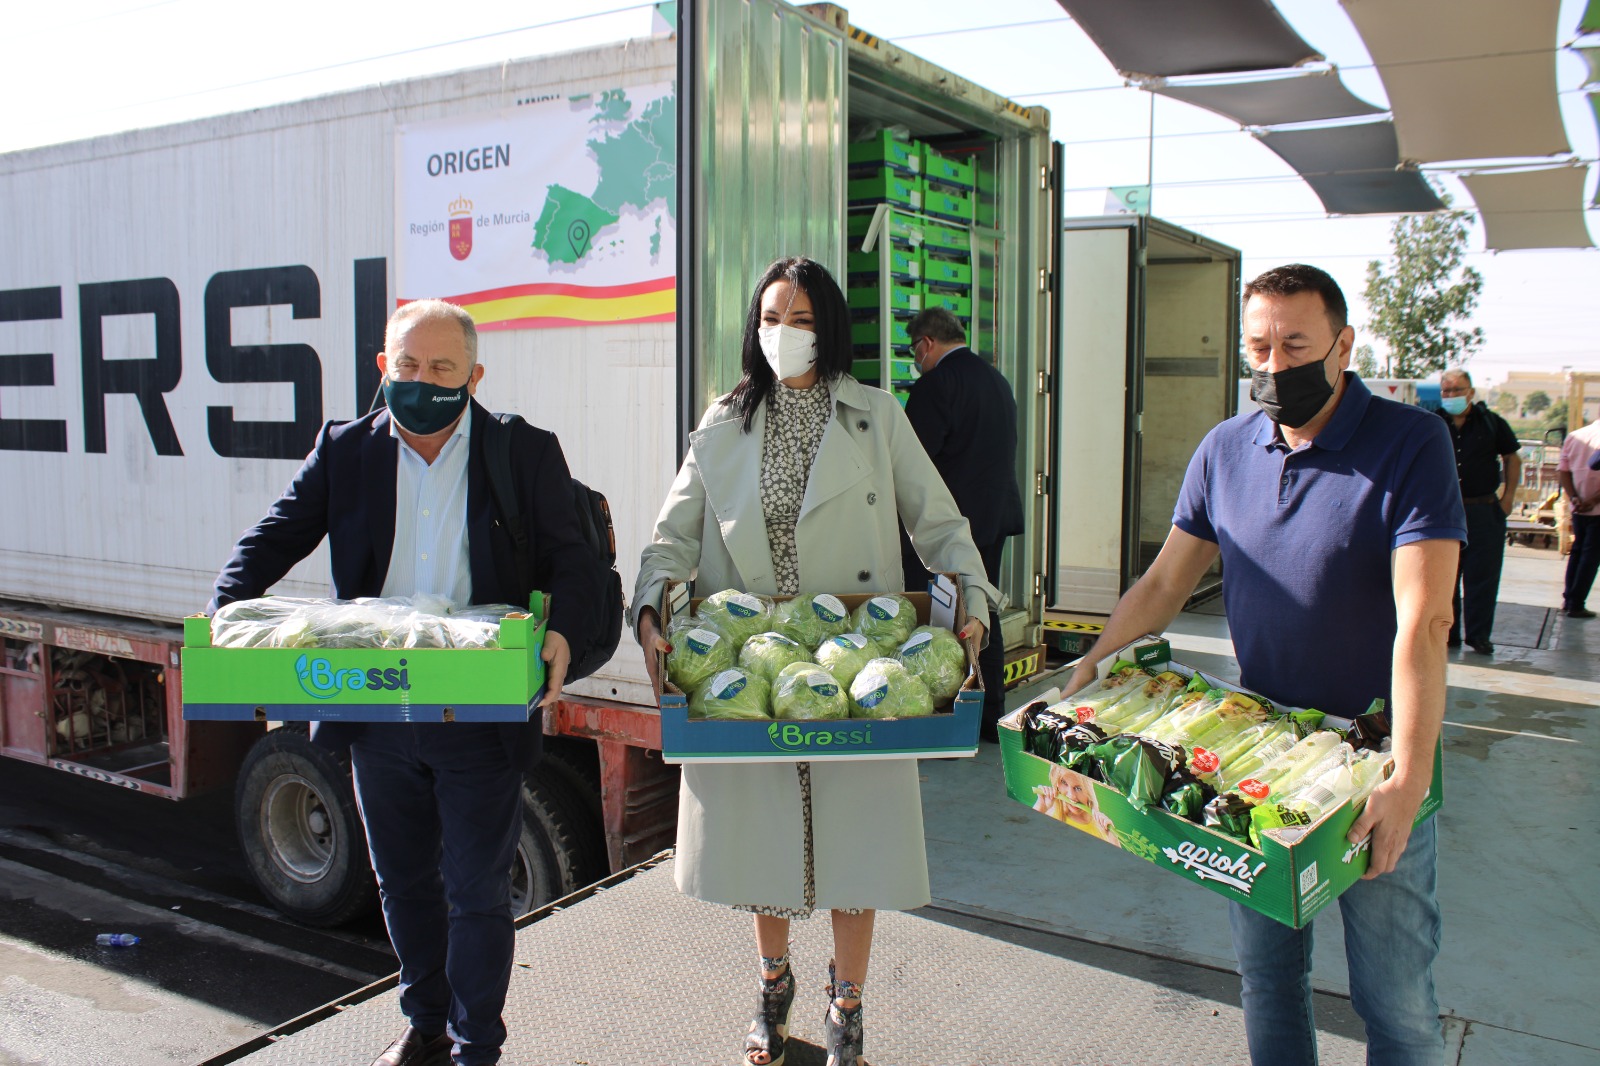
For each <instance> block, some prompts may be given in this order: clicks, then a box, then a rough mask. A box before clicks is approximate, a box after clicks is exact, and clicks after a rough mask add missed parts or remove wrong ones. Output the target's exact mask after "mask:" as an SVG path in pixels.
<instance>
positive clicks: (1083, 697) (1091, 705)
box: [1050, 662, 1150, 722]
mask: <svg viewBox="0 0 1600 1066" xmlns="http://www.w3.org/2000/svg"><path fill="white" fill-rule="evenodd" d="M1149 680H1150V675H1149V674H1148V673H1146V672H1145V671H1144V670H1142V669H1140V668H1139V667H1137V666H1135V665H1133V664H1132V663H1130V662H1118V663H1116V664H1114V665H1113V666H1112V668H1111V672H1110V673H1108V674H1106V676H1105V677H1104V678H1103V679H1102V680H1100V681H1097V682H1095V683H1094V684H1092V685H1090V686H1088V687H1087V688H1085V689H1083V690H1082V691H1081V692H1079V693H1077V694H1076V695H1073V696H1068V697H1067V698H1066V699H1064V700H1062V701H1061V702H1059V703H1053V704H1051V705H1050V710H1052V711H1054V712H1056V713H1057V714H1070V715H1072V716H1073V717H1074V718H1076V719H1077V720H1078V721H1080V722H1092V721H1094V720H1095V718H1096V716H1097V715H1099V714H1100V713H1101V712H1102V711H1104V710H1105V709H1106V708H1107V707H1109V706H1111V705H1112V704H1113V703H1116V702H1117V701H1118V700H1120V699H1122V698H1123V697H1124V696H1126V695H1127V694H1128V693H1129V692H1131V691H1133V690H1132V689H1131V688H1130V687H1129V686H1135V687H1136V686H1138V685H1141V684H1143V683H1144V682H1146V681H1149Z"/></svg>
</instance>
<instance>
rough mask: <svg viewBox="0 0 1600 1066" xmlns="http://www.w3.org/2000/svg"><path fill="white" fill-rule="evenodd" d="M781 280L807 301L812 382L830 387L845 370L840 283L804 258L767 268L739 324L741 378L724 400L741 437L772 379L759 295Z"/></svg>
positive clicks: (845, 314)
mask: <svg viewBox="0 0 1600 1066" xmlns="http://www.w3.org/2000/svg"><path fill="white" fill-rule="evenodd" d="M779 280H784V281H788V282H789V283H790V284H791V285H794V286H795V287H796V288H798V289H799V290H800V291H801V292H803V293H805V294H806V296H807V297H808V298H810V300H811V315H812V322H813V323H814V325H815V328H816V333H817V378H818V380H820V381H832V380H834V379H835V378H837V377H838V376H839V375H840V374H843V373H845V372H846V371H848V370H849V369H850V360H851V358H852V355H853V352H852V351H851V341H850V308H849V306H848V305H847V304H846V303H845V300H844V293H842V292H840V291H839V283H838V282H836V281H834V280H833V275H832V274H830V273H828V268H827V267H825V266H823V265H822V264H821V263H819V262H817V261H816V260H814V259H807V258H806V257H805V256H792V257H790V258H788V259H779V260H778V261H777V262H775V263H773V264H772V265H771V266H769V267H767V271H766V273H764V274H762V275H761V280H760V281H758V282H756V291H755V294H754V295H753V296H751V297H750V310H749V311H748V312H747V313H746V314H745V319H744V340H743V342H742V343H741V346H740V347H741V349H742V351H741V355H740V365H741V367H742V368H743V370H744V376H743V377H741V378H740V379H739V384H737V385H735V386H734V387H733V391H732V392H731V393H729V394H728V406H730V407H732V408H733V409H734V410H735V411H738V412H739V418H740V421H742V422H743V423H744V432H746V433H749V432H750V423H751V421H752V420H753V419H754V418H755V416H756V408H757V407H760V406H761V401H762V400H765V399H766V398H767V394H768V393H770V392H771V391H772V386H773V383H774V382H775V381H777V378H776V377H775V376H774V375H773V373H772V367H770V366H768V365H767V357H766V356H765V355H763V354H762V352H761V338H760V335H759V334H758V332H757V331H758V330H760V328H761V295H762V293H764V292H766V291H767V289H768V288H769V287H771V285H772V283H773V282H775V281H779Z"/></svg>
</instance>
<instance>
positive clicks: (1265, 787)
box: [1234, 729, 1344, 804]
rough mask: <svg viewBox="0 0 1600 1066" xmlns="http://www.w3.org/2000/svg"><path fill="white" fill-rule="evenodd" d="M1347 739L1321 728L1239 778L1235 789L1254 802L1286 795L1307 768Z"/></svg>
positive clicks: (1314, 764)
mask: <svg viewBox="0 0 1600 1066" xmlns="http://www.w3.org/2000/svg"><path fill="white" fill-rule="evenodd" d="M1342 743H1344V739H1343V738H1342V737H1340V736H1339V734H1338V733H1335V732H1334V731H1333V730H1331V729H1319V730H1318V731H1317V732H1315V733H1312V734H1311V735H1310V736H1309V737H1306V738H1305V739H1304V740H1302V741H1301V742H1300V743H1298V744H1296V745H1295V746H1294V747H1292V748H1290V749H1289V750H1288V751H1286V752H1284V753H1283V754H1282V755H1280V756H1278V757H1277V758H1276V759H1274V760H1272V761H1271V762H1269V763H1268V764H1267V765H1265V766H1263V767H1262V768H1261V769H1259V770H1257V771H1256V772H1255V773H1253V774H1251V775H1250V776H1249V777H1247V778H1245V779H1244V780H1242V781H1240V782H1239V784H1238V785H1237V786H1236V787H1235V789H1234V791H1236V792H1238V793H1239V794H1240V795H1242V796H1244V797H1245V799H1247V800H1249V801H1250V802H1252V803H1257V804H1259V803H1263V802H1266V800H1267V799H1268V797H1272V798H1274V799H1276V797H1278V796H1283V795H1287V794H1288V792H1289V791H1290V790H1291V789H1292V788H1293V787H1294V785H1295V782H1297V781H1299V780H1300V778H1301V777H1302V776H1304V774H1305V773H1306V771H1308V770H1310V769H1312V768H1313V767H1315V766H1316V765H1317V764H1318V763H1320V762H1321V761H1322V760H1323V759H1324V758H1326V757H1327V756H1328V755H1330V754H1332V752H1333V750H1334V749H1335V748H1337V747H1338V746H1339V745H1340V744H1342Z"/></svg>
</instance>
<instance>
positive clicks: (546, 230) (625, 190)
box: [395, 83, 678, 329]
mask: <svg viewBox="0 0 1600 1066" xmlns="http://www.w3.org/2000/svg"><path fill="white" fill-rule="evenodd" d="M395 153H396V167H395V172H396V174H397V177H396V181H395V185H396V188H395V213H396V219H395V249H396V265H395V274H396V283H397V288H398V294H397V299H396V305H397V306H398V305H399V304H404V303H407V302H409V301H411V300H420V299H426V298H429V297H436V298H439V299H444V300H449V301H450V302H451V303H454V304H459V305H461V306H462V307H465V308H466V309H467V310H468V311H469V312H471V314H472V318H473V320H474V321H475V322H476V323H477V324H478V328H479V329H537V328H541V327H551V326H583V325H594V324H599V323H620V322H670V321H672V320H673V318H674V317H675V307H676V301H677V278H676V275H675V269H676V262H677V236H678V231H677V201H676V191H677V186H676V183H677V169H678V143H677V101H676V95H675V91H674V86H673V85H672V84H671V83H663V84H657V85H635V86H630V87H629V88H627V89H612V90H608V91H606V92H602V93H595V94H592V95H586V96H574V97H556V98H552V99H549V100H541V101H539V102H537V103H530V104H527V105H524V106H522V107H518V108H514V109H512V110H508V111H499V112H493V113H490V114H485V115H474V116H469V117H463V118H450V119H441V120H438V121H433V122H420V123H410V124H406V125H402V126H401V127H399V129H398V131H397V134H396V145H395Z"/></svg>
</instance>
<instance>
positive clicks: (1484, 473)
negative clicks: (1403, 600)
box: [1439, 370, 1522, 655]
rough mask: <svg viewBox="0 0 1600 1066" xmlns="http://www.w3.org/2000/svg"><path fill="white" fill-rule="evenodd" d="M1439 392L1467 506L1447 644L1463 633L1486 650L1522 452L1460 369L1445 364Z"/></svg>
mask: <svg viewBox="0 0 1600 1066" xmlns="http://www.w3.org/2000/svg"><path fill="white" fill-rule="evenodd" d="M1439 396H1440V403H1441V409H1440V411H1439V414H1440V416H1441V417H1442V418H1443V419H1444V420H1445V424H1446V425H1448V426H1449V427H1450V440H1451V441H1452V442H1453V443H1454V444H1455V447H1456V476H1457V477H1459V478H1460V479H1461V502H1462V503H1463V504H1464V505H1465V506H1466V512H1467V542H1466V544H1464V545H1462V547H1461V567H1460V569H1459V571H1458V572H1457V574H1456V589H1455V595H1454V596H1453V597H1452V601H1451V602H1452V606H1453V607H1454V608H1455V622H1454V624H1453V625H1452V626H1451V628H1450V646H1451V647H1452V648H1455V647H1460V646H1461V642H1462V637H1463V634H1464V635H1465V638H1466V643H1467V647H1469V648H1471V649H1472V650H1473V651H1475V652H1478V653H1479V654H1480V655H1492V654H1494V645H1493V644H1492V643H1490V634H1491V632H1492V631H1493V629H1494V605H1495V601H1496V600H1497V599H1498V598H1499V595H1500V566H1501V564H1502V563H1503V562H1504V561H1505V554H1506V516H1507V515H1509V514H1510V513H1511V508H1512V507H1514V506H1515V505H1516V495H1517V483H1518V482H1519V481H1520V480H1521V477H1522V458H1521V456H1519V455H1518V454H1517V449H1518V447H1519V445H1518V444H1517V435H1516V434H1515V433H1513V432H1512V431H1511V426H1510V424H1509V423H1508V422H1506V420H1505V419H1503V418H1501V417H1500V416H1499V415H1497V414H1495V413H1494V412H1493V411H1491V410H1489V406H1488V404H1485V403H1483V402H1482V401H1481V400H1480V401H1478V402H1476V403H1474V402H1473V401H1474V400H1475V399H1476V396H1477V394H1476V393H1475V392H1474V391H1473V388H1472V378H1471V377H1469V376H1468V374H1467V372H1466V371H1465V370H1446V371H1445V372H1444V373H1443V374H1442V375H1440V378H1439ZM1502 464H1503V465H1504V474H1505V477H1504V479H1503V480H1502V478H1501V468H1502ZM1463 623H1464V624H1463Z"/></svg>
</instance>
